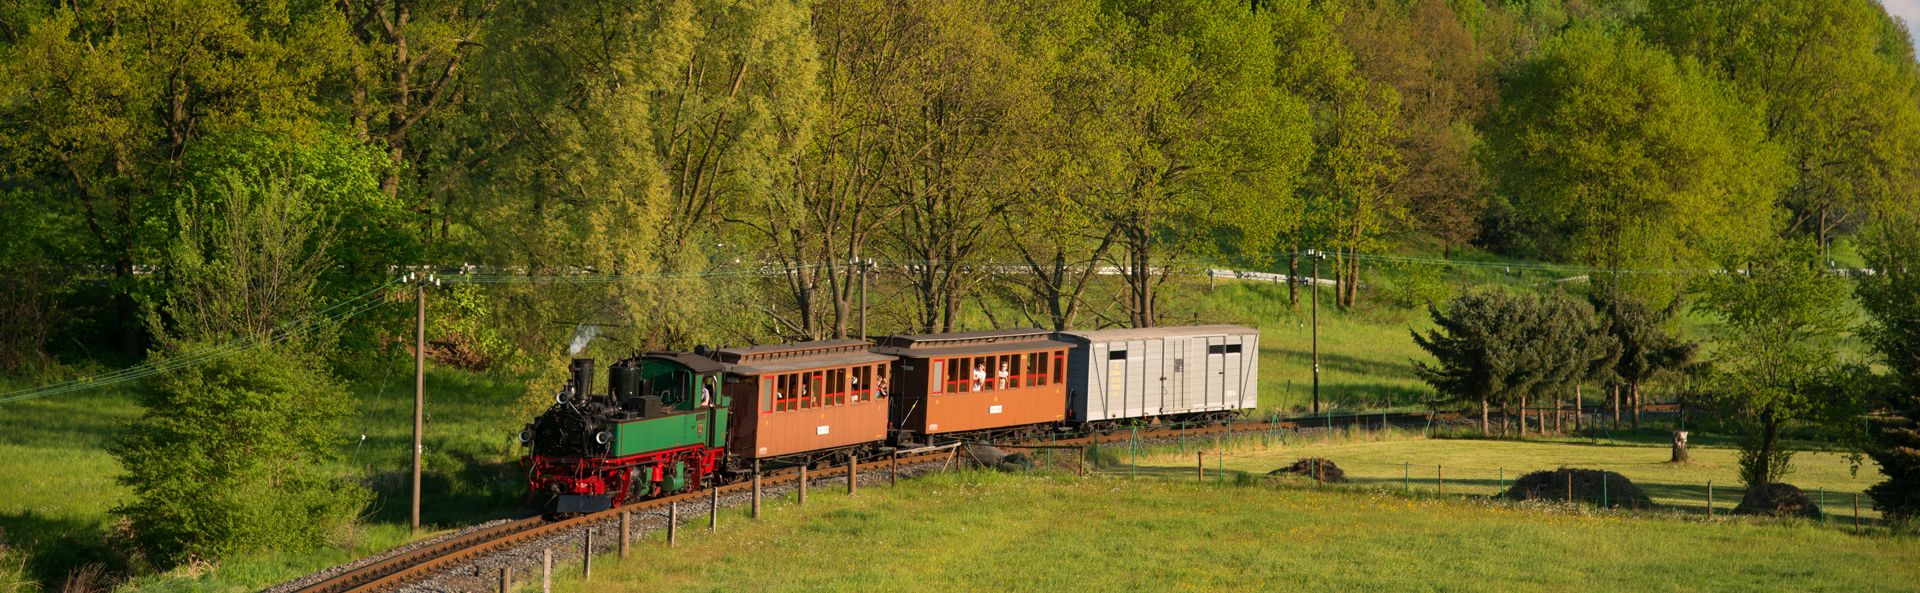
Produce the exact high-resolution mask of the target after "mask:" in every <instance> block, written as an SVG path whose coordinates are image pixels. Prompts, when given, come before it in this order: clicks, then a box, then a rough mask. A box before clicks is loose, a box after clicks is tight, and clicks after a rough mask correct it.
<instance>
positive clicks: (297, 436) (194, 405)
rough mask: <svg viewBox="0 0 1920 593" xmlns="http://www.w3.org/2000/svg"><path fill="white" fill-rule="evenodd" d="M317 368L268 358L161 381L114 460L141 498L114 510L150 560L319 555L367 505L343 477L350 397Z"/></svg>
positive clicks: (288, 357)
mask: <svg viewBox="0 0 1920 593" xmlns="http://www.w3.org/2000/svg"><path fill="white" fill-rule="evenodd" d="M195 351H196V349H187V350H185V352H188V353H191V352H195ZM189 355H190V354H189ZM312 362H313V361H310V360H306V359H303V358H302V357H300V356H297V355H293V354H289V353H284V352H278V351H272V350H256V351H251V352H244V353H241V354H238V355H233V356H228V357H226V358H221V359H216V360H212V361H210V362H206V363H204V364H200V365H197V366H190V367H187V368H184V369H181V370H178V371H174V372H173V373H171V374H168V375H166V376H164V377H163V378H162V379H160V380H159V381H158V382H157V385H156V386H155V388H154V389H153V390H152V391H151V392H150V393H149V394H148V395H147V396H146V402H145V403H146V405H147V413H146V415H145V416H144V417H142V418H141V419H140V420H139V421H138V422H136V423H135V424H134V426H133V428H132V430H131V431H130V432H129V433H128V434H127V436H126V437H124V439H123V440H122V441H120V442H119V443H118V444H116V446H115V447H114V451H113V453H114V455H115V456H116V457H118V458H119V459H120V463H121V465H123V466H125V468H126V471H127V474H126V475H125V476H123V477H121V478H120V480H121V482H122V483H124V484H126V485H127V486H129V487H131V488H132V490H133V492H134V500H133V501H132V502H129V503H127V504H125V505H123V506H120V507H118V508H116V509H114V511H113V512H114V513H115V514H116V515H118V516H121V517H123V518H125V519H127V520H128V522H129V524H130V526H131V531H132V538H133V540H134V541H133V543H134V545H135V547H136V548H137V549H138V550H139V551H141V552H142V553H144V554H145V555H146V558H147V560H148V561H150V562H153V563H156V564H159V565H162V566H174V565H177V564H180V563H183V562H187V561H190V560H193V559H205V560H217V559H221V558H226V557H230V556H232V555H233V554H236V553H240V552H252V551H259V550H302V549H311V548H313V547H316V546H319V545H322V544H325V543H327V542H328V540H329V538H330V536H332V535H334V534H336V533H340V532H341V530H342V529H343V528H345V527H346V526H347V525H348V524H349V523H350V522H351V521H352V520H353V518H354V516H355V515H356V514H357V513H358V511H359V510H360V509H361V508H362V507H363V506H365V505H366V503H367V502H368V501H369V500H370V495H369V494H368V493H367V491H366V490H365V489H364V488H362V487H359V486H358V485H355V484H353V483H351V482H349V481H348V480H346V479H344V478H343V477H342V475H341V474H340V473H338V471H337V470H338V469H339V468H340V466H339V465H338V464H337V461H338V458H339V448H338V446H337V443H336V442H335V441H336V440H337V439H336V437H338V435H339V434H340V432H339V430H337V426H338V423H339V420H340V419H341V418H342V417H343V415H344V414H345V413H346V412H347V411H348V402H349V401H350V400H349V399H348V397H347V394H346V392H345V391H344V390H343V389H342V388H341V387H340V386H339V385H338V384H337V383H336V382H335V380H334V379H333V378H332V377H331V376H329V375H327V374H326V373H324V372H321V371H317V370H314V369H315V367H314V366H313V365H312Z"/></svg>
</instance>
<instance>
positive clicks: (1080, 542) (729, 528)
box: [518, 472, 1920, 593]
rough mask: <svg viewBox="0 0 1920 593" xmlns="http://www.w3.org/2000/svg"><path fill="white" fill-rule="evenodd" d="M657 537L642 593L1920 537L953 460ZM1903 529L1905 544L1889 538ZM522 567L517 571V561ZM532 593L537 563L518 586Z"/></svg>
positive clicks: (1420, 565)
mask: <svg viewBox="0 0 1920 593" xmlns="http://www.w3.org/2000/svg"><path fill="white" fill-rule="evenodd" d="M682 537H683V539H682V540H681V541H680V543H679V545H678V547H675V548H672V549H669V548H667V547H666V546H665V543H664V541H663V540H662V538H661V537H660V534H659V533H654V534H650V535H649V536H648V537H647V538H645V540H644V541H642V542H641V543H640V544H639V545H638V550H637V553H636V554H635V555H634V557H633V558H630V559H628V560H626V561H618V560H616V559H614V558H613V557H611V556H608V557H605V558H603V559H601V560H599V561H598V562H596V563H595V568H594V576H593V579H592V581H591V582H582V581H581V580H580V577H579V572H578V568H577V566H576V567H563V568H561V569H559V570H558V571H557V572H558V574H557V575H556V577H555V580H556V583H555V585H556V588H555V589H556V590H557V591H561V592H565V593H572V592H582V593H584V592H587V591H592V592H595V593H617V592H635V593H639V592H653V591H861V592H868V591H903V592H921V591H1246V592H1268V591H1514V590H1524V591H1916V590H1920V546H1916V545H1912V544H1913V542H1912V540H1911V539H1910V538H1902V537H1900V536H1888V535H1883V534H1882V535H1854V534H1851V533H1849V532H1847V531H1845V530H1841V529H1835V528H1831V527H1822V526H1817V525H1812V524H1808V523H1801V522H1783V521H1725V520H1723V521H1720V522H1715V523H1707V522H1704V521H1700V520H1692V519H1686V518H1677V517H1656V516H1643V515H1625V514H1613V513H1591V512H1585V511H1573V510H1568V509H1563V508H1538V507H1521V506H1515V505H1508V504H1502V503H1492V502H1484V501H1474V500H1467V499H1459V498H1435V497H1431V496H1421V495H1415V496H1405V495H1399V494H1388V493H1380V492H1373V493H1367V492H1360V491H1352V490H1344V489H1323V488H1313V487H1305V486H1300V485H1297V484H1293V483H1287V482H1275V481H1268V480H1259V479H1237V480H1227V481H1222V482H1211V481H1209V482H1203V483H1197V484H1196V483H1194V482H1192V481H1190V480H1186V481H1183V480H1177V479H1148V478H1141V479H1128V478H1125V477H1121V476H1117V475H1097V476H1094V477H1089V478H1084V479H1079V478H1073V477H1072V476H1070V475H1067V474H1059V473H1040V474H1017V475H1015V474H999V473H988V472H956V473H950V474H943V475H935V476H928V477H924V478H920V479H916V480H912V481H909V482H903V483H902V484H901V485H900V486H898V487H895V488H891V489H888V488H869V489H863V490H862V491H861V493H860V494H859V495H857V496H855V497H851V498H850V497H847V496H845V495H842V494H837V493H834V494H825V495H821V496H815V497H813V498H812V499H811V500H810V501H809V502H808V504H807V505H806V506H805V507H799V506H796V505H795V504H794V503H793V501H792V500H790V499H786V500H778V501H774V502H772V503H771V504H770V506H769V509H768V512H766V513H765V515H764V518H763V519H761V520H759V521H757V522H756V521H752V520H750V519H747V518H746V517H744V516H742V515H741V514H740V513H738V512H733V513H729V514H727V515H725V516H723V518H722V523H721V529H720V531H719V532H718V533H707V532H705V531H704V530H700V529H689V530H687V532H686V533H685V534H684V535H683V536H682ZM1896 538H1899V539H1896ZM523 575H524V573H523ZM518 581H519V582H520V583H522V585H521V589H520V590H522V591H529V590H538V575H537V574H535V575H525V576H523V577H521V578H519V579H518Z"/></svg>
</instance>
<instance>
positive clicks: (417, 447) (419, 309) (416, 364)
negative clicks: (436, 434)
mask: <svg viewBox="0 0 1920 593" xmlns="http://www.w3.org/2000/svg"><path fill="white" fill-rule="evenodd" d="M426 420H427V283H426V281H425V280H424V279H417V280H415V282H414V284H413V506H412V507H411V508H410V511H409V513H408V514H407V533H409V534H412V533H417V532H419V531H420V451H421V449H422V447H421V437H422V436H424V435H425V431H424V427H425V425H426Z"/></svg>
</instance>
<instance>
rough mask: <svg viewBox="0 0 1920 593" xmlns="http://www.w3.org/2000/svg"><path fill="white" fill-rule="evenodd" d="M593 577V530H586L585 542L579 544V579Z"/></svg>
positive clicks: (584, 579)
mask: <svg viewBox="0 0 1920 593" xmlns="http://www.w3.org/2000/svg"><path fill="white" fill-rule="evenodd" d="M591 579H593V530H592V529H588V530H587V537H586V543H585V544H583V545H582V546H580V580H582V581H586V580H591Z"/></svg>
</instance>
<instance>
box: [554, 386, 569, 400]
mask: <svg viewBox="0 0 1920 593" xmlns="http://www.w3.org/2000/svg"><path fill="white" fill-rule="evenodd" d="M553 403H556V404H564V403H567V390H565V389H562V390H560V392H559V393H555V394H553Z"/></svg>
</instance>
